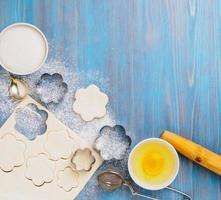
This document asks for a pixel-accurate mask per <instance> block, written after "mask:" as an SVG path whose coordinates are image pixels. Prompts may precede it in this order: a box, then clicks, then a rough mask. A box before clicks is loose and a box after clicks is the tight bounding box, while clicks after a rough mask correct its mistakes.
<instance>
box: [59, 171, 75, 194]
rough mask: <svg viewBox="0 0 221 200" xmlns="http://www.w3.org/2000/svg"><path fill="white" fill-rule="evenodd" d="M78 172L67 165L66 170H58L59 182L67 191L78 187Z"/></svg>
mask: <svg viewBox="0 0 221 200" xmlns="http://www.w3.org/2000/svg"><path fill="white" fill-rule="evenodd" d="M78 178H79V174H78V172H76V171H74V170H73V169H72V168H71V167H66V168H65V169H64V170H61V171H58V174H57V184H58V186H59V187H60V188H62V189H63V190H65V191H66V192H70V191H71V190H72V189H73V188H76V187H78Z"/></svg>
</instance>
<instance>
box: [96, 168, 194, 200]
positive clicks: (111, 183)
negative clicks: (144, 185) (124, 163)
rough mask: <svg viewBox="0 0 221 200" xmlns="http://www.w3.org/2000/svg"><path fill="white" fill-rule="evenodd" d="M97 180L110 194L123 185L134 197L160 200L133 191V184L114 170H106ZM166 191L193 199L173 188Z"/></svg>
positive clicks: (189, 199)
mask: <svg viewBox="0 0 221 200" xmlns="http://www.w3.org/2000/svg"><path fill="white" fill-rule="evenodd" d="M97 180H98V183H99V185H100V186H101V187H102V188H103V189H105V190H107V191H109V192H113V191H114V190H116V189H117V188H119V187H121V186H122V185H125V186H127V187H128V188H129V189H130V191H131V193H132V195H133V196H140V197H144V198H147V199H151V200H158V199H156V198H153V197H150V196H146V195H143V194H139V193H137V192H135V190H134V189H133V187H132V186H131V184H130V183H129V182H128V181H127V180H125V179H124V178H123V177H122V176H121V175H120V174H119V173H118V172H117V171H116V170H113V169H109V170H106V171H104V172H102V173H100V174H98V175H97ZM166 189H168V190H171V191H173V192H176V193H178V194H181V195H182V196H183V200H185V199H186V200H192V197H190V196H189V195H188V194H186V193H184V192H181V191H179V190H176V189H174V188H172V187H166Z"/></svg>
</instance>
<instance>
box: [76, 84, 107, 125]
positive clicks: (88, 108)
mask: <svg viewBox="0 0 221 200" xmlns="http://www.w3.org/2000/svg"><path fill="white" fill-rule="evenodd" d="M107 103H108V96H107V95H106V94H104V93H103V92H101V91H100V89H99V88H98V87H97V86H96V85H89V86H88V87H87V88H81V89H78V90H77V91H76V93H75V102H74V105H73V109H74V111H75V112H76V113H78V114H79V115H80V116H81V118H82V119H83V120H84V121H91V120H93V119H94V118H101V117H103V116H104V115H105V114H106V105H107Z"/></svg>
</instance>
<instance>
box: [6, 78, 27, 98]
mask: <svg viewBox="0 0 221 200" xmlns="http://www.w3.org/2000/svg"><path fill="white" fill-rule="evenodd" d="M8 91H9V94H10V96H11V97H12V98H14V99H15V100H19V101H20V100H22V99H24V98H25V97H26V96H27V95H28V86H27V84H26V83H25V82H24V81H23V80H20V79H16V78H13V77H11V84H10V86H9V88H8Z"/></svg>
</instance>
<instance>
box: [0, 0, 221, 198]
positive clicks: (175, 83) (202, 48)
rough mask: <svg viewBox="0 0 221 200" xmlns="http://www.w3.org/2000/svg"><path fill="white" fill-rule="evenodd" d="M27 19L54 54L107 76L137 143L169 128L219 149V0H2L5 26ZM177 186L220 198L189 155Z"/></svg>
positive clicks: (211, 178)
mask: <svg viewBox="0 0 221 200" xmlns="http://www.w3.org/2000/svg"><path fill="white" fill-rule="evenodd" d="M21 21H22V22H29V23H33V24H34V25H36V26H38V27H39V28H40V29H42V30H43V32H44V33H45V34H46V36H47V38H48V40H49V43H50V45H51V46H53V48H51V49H53V50H51V51H50V52H49V58H53V57H54V56H57V55H59V57H60V58H61V59H62V60H64V61H65V62H66V63H67V67H69V68H70V69H71V70H73V72H74V71H75V70H79V69H81V70H85V72H88V71H91V70H96V71H99V72H100V73H101V75H102V76H103V77H104V78H105V77H107V79H109V91H110V101H111V106H112V110H113V112H114V113H115V114H116V117H117V121H118V122H119V123H121V124H123V125H124V126H125V127H126V128H127V129H129V130H130V132H131V133H133V138H134V141H133V145H135V144H136V143H137V142H139V141H140V140H142V139H144V138H148V137H159V136H160V134H161V132H162V131H163V130H165V129H166V130H170V131H173V132H176V133H180V134H181V135H183V136H185V137H187V138H189V139H193V140H194V141H195V142H197V143H199V144H201V145H203V146H205V147H207V148H209V149H211V150H213V151H215V152H217V153H221V145H220V143H221V129H220V124H221V116H220V113H221V107H220V105H221V92H220V84H221V23H220V21H221V1H220V0H206V1H201V0H109V1H103V0H71V1H70V0H63V1H62V0H51V1H49V0H32V1H31V0H29V1H28V0H27V1H22V0H20V1H17V0H0V29H2V28H4V27H5V26H7V25H9V24H11V23H14V22H21ZM172 186H174V187H176V188H178V189H181V190H184V191H186V192H188V193H190V194H192V195H193V197H194V198H193V199H194V200H219V199H221V178H220V177H219V176H218V175H215V174H213V173H211V172H209V171H207V170H205V169H203V168H201V167H200V166H198V165H196V164H193V163H192V162H190V161H189V160H187V159H185V158H183V157H181V165H180V172H179V175H178V177H177V179H176V180H175V182H174V183H173V184H172ZM95 195H97V199H98V200H99V199H100V200H103V199H105V200H108V199H122V200H124V199H125V200H126V199H130V198H131V196H130V194H129V192H128V191H127V192H124V193H121V192H116V193H114V194H111V195H107V194H104V193H99V194H95ZM153 195H154V196H155V197H158V198H160V199H164V200H176V199H180V198H179V196H176V195H174V194H171V193H169V192H167V191H160V192H157V193H156V192H153ZM79 199H82V200H83V199H85V198H84V193H82V194H81V195H80V197H79ZM137 199H138V198H137Z"/></svg>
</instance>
